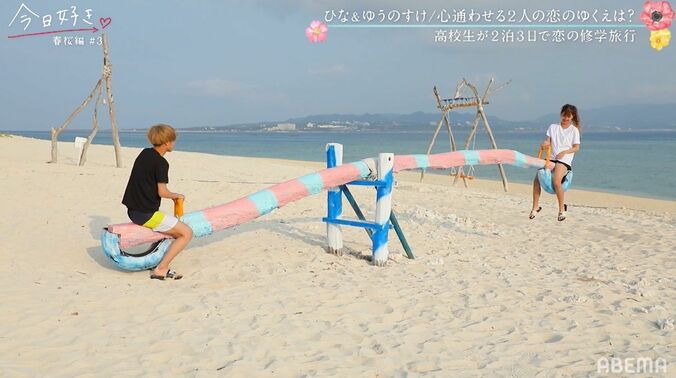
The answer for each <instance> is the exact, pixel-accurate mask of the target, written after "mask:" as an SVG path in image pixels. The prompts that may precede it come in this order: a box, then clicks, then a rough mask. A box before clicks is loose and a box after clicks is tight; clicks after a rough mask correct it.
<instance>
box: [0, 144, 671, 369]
mask: <svg viewBox="0 0 676 378" xmlns="http://www.w3.org/2000/svg"><path fill="white" fill-rule="evenodd" d="M322 147H323V146H318V149H320V150H321V148H322ZM59 149H60V150H59V162H58V163H57V164H46V162H47V161H48V160H49V159H50V142H48V141H41V140H34V139H29V138H23V137H0V172H1V173H2V183H0V198H1V199H2V205H0V208H1V209H2V210H1V214H2V216H1V217H0V231H1V232H0V259H1V261H0V302H1V303H2V311H1V313H0V314H1V315H0V316H1V320H2V321H1V322H0V375H1V376H5V377H15V376H63V377H65V376H68V377H71V376H145V375H149V376H168V375H179V376H237V377H243V376H247V377H248V376H283V377H293V376H342V377H347V376H360V377H362V376H363V377H390V376H418V375H422V374H426V375H429V376H441V377H463V376H486V377H500V376H505V377H507V376H508V377H536V376H537V377H559V376H561V377H565V376H603V375H605V374H598V373H597V361H598V360H599V359H601V358H605V359H611V358H620V359H631V358H634V359H635V358H650V359H652V360H657V359H660V358H661V359H664V360H666V361H667V363H668V369H669V374H674V373H675V372H676V352H675V350H676V349H675V344H676V334H675V332H676V331H675V330H674V320H675V319H676V306H675V305H676V279H675V277H676V254H675V252H676V247H675V245H676V218H675V216H676V201H663V200H654V199H645V198H638V197H630V196H621V195H614V194H607V193H599V192H587V191H580V190H575V189H571V190H570V191H569V192H568V193H567V202H568V203H569V204H570V208H569V212H568V219H566V220H565V221H564V222H558V221H557V220H556V215H557V209H556V206H555V199H554V197H553V196H551V195H546V194H545V196H544V199H543V205H542V206H543V210H542V212H540V213H539V214H538V216H537V218H536V219H535V220H529V219H528V211H529V210H530V202H531V193H530V187H529V186H528V185H519V184H514V183H511V184H510V186H511V190H510V192H508V193H505V192H503V191H502V187H501V184H500V183H497V182H487V181H484V182H482V181H472V182H471V183H470V188H464V187H463V186H462V185H461V184H458V185H457V186H451V185H450V181H449V179H448V178H447V177H444V176H435V175H427V176H426V178H425V181H424V182H423V183H419V182H418V173H415V172H411V173H403V174H398V175H396V176H395V179H396V180H397V185H396V187H395V189H394V193H393V209H394V211H395V212H396V214H397V216H398V218H399V222H400V223H401V226H402V227H403V230H404V232H405V233H406V236H407V238H408V240H409V243H410V244H411V247H412V249H413V252H414V253H415V254H416V257H417V258H416V259H414V260H409V259H407V258H406V257H405V256H404V255H403V254H402V253H403V251H402V248H401V245H400V244H399V243H398V241H397V239H396V236H395V234H394V233H390V251H391V259H390V261H389V262H388V264H387V266H386V267H383V268H378V267H374V266H372V265H371V264H370V263H369V261H368V260H367V257H368V256H370V253H371V252H370V251H371V245H370V241H369V239H368V238H367V236H366V233H365V232H364V231H363V230H360V229H355V228H343V230H344V237H345V240H344V244H345V253H344V254H343V255H342V256H335V255H331V254H328V253H326V252H325V248H326V225H325V224H324V223H322V222H321V218H322V217H323V216H325V215H326V195H325V193H322V194H319V195H316V196H313V197H309V198H306V199H303V200H301V201H299V202H295V203H292V204H290V205H288V206H286V207H284V208H281V209H279V210H276V211H275V212H273V213H272V214H269V215H267V216H265V217H262V218H259V219H257V220H255V221H253V222H250V223H248V224H244V225H241V226H238V227H235V228H232V229H229V230H226V231H223V232H220V233H217V234H214V235H211V236H209V237H205V238H199V239H195V240H193V242H192V243H191V244H190V245H189V247H188V248H187V250H186V251H184V252H183V253H182V254H181V255H179V256H178V257H177V258H176V260H175V261H174V262H173V263H172V269H174V270H176V271H178V272H180V273H182V274H184V278H183V279H182V280H179V281H158V280H150V279H149V275H148V272H126V271H122V270H120V269H118V268H116V266H115V265H114V264H113V263H112V262H111V261H109V260H108V258H107V257H106V256H104V255H103V253H102V252H101V247H100V242H99V237H100V234H101V230H102V228H103V227H105V226H107V225H108V224H112V223H123V222H128V219H127V216H126V211H125V208H124V206H123V205H122V204H121V203H120V201H121V197H122V194H123V192H124V188H125V185H126V183H127V179H128V175H129V171H130V169H131V166H132V164H133V161H134V158H135V157H136V155H137V154H138V153H139V151H140V149H138V148H123V149H122V152H123V155H124V157H123V162H124V165H125V167H124V168H115V157H114V153H113V147H112V146H103V145H93V146H91V148H90V150H89V154H88V156H87V157H88V161H87V164H86V165H85V166H84V167H78V166H76V165H75V161H74V156H75V153H74V147H73V144H72V143H67V142H61V143H60V144H59ZM177 149H178V150H179V151H176V152H172V153H169V154H167V155H166V158H167V160H168V161H169V162H170V165H171V168H170V173H169V175H170V183H169V187H170V188H171V189H172V190H173V191H175V192H179V193H183V194H185V195H186V202H185V208H186V211H187V212H190V211H194V210H198V209H203V208H207V207H211V206H214V205H219V204H223V203H226V202H229V201H231V200H233V199H237V198H239V197H241V196H244V195H247V194H249V193H252V192H255V191H257V190H259V189H262V188H265V187H267V186H269V185H272V184H275V183H278V182H281V181H284V180H287V179H291V178H294V177H297V176H300V175H303V174H307V173H310V172H313V171H316V170H318V169H320V168H322V164H320V163H309V162H297V161H284V160H271V159H257V158H243V157H228V156H215V155H208V154H200V153H187V152H181V151H180V139H179V141H178V144H177ZM533 174H535V172H533ZM354 193H355V195H356V197H357V199H358V200H359V202H360V204H361V205H362V206H363V210H364V211H365V212H367V213H368V214H370V215H371V216H372V214H373V211H374V207H375V200H374V198H375V194H374V193H373V190H372V189H369V188H355V189H354ZM344 207H345V215H346V216H350V217H352V216H353V215H352V213H351V210H350V209H349V207H348V206H347V204H345V205H344ZM163 209H164V210H166V211H168V212H171V209H172V207H171V203H170V201H166V200H165V201H164V202H163ZM367 216H368V215H367ZM653 375H654V376H662V375H660V374H653ZM671 376H673V375H671Z"/></svg>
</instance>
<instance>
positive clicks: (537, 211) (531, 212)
mask: <svg viewBox="0 0 676 378" xmlns="http://www.w3.org/2000/svg"><path fill="white" fill-rule="evenodd" d="M540 210H542V207H538V208H537V209H536V210H531V211H530V214H528V219H535V213H539V212H540Z"/></svg>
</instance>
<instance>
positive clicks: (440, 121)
mask: <svg viewBox="0 0 676 378" xmlns="http://www.w3.org/2000/svg"><path fill="white" fill-rule="evenodd" d="M442 117H443V118H445V117H446V112H443V113H442ZM442 122H443V121H442V120H441V119H440V120H439V123H438V124H437V128H436V130H434V135H432V140H430V145H429V146H427V155H429V154H430V152H432V147H433V146H434V141H435V140H436V139H437V135H438V134H439V130H441V123H442ZM424 177H425V170H424V169H423V170H422V171H421V172H420V181H422V180H423V178H424Z"/></svg>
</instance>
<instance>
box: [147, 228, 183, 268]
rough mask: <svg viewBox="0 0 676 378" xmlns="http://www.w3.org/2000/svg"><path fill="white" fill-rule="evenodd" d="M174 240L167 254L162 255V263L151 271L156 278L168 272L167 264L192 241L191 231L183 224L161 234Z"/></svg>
mask: <svg viewBox="0 0 676 378" xmlns="http://www.w3.org/2000/svg"><path fill="white" fill-rule="evenodd" d="M163 234H166V235H169V236H171V237H173V238H174V241H173V242H172V243H171V245H170V246H169V248H168V249H167V252H166V253H165V254H164V257H163V258H162V261H160V263H159V264H158V265H157V266H156V267H155V269H153V271H152V274H153V275H157V276H164V275H166V274H167V272H168V271H169V264H170V263H171V261H172V260H173V259H174V258H175V257H176V256H177V255H178V254H179V253H180V252H181V251H182V250H183V248H185V246H187V245H188V243H190V240H192V229H191V228H190V227H189V226H188V225H187V224H185V223H183V222H178V223H176V226H174V227H173V228H172V229H171V230H169V231H166V232H163Z"/></svg>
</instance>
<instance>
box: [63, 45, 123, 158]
mask: <svg viewBox="0 0 676 378" xmlns="http://www.w3.org/2000/svg"><path fill="white" fill-rule="evenodd" d="M102 44H103V73H102V74H101V78H99V80H98V81H97V82H96V85H95V86H94V89H92V91H91V92H90V93H89V96H87V98H85V99H84V101H83V102H82V104H80V106H78V107H77V108H76V109H75V110H74V111H73V113H71V115H70V116H69V117H68V119H66V122H64V123H63V125H61V127H59V128H56V129H55V128H52V160H51V161H50V163H56V160H57V156H58V153H57V147H58V140H59V134H60V133H61V132H62V131H63V130H64V129H65V128H66V127H68V125H69V124H70V123H71V121H72V120H73V118H75V116H77V115H78V114H79V113H80V112H81V111H82V110H83V109H84V108H85V107H86V106H87V104H89V101H91V100H92V98H94V95H96V101H95V102H94V115H93V116H92V130H91V132H90V133H89V136H88V137H87V141H86V142H85V144H84V146H83V148H82V152H81V155H80V158H79V159H78V160H79V165H84V164H85V162H86V161H87V149H88V148H89V145H90V144H91V142H92V140H93V139H94V136H96V132H97V130H98V127H99V125H98V107H99V104H100V103H101V94H102V92H103V86H104V85H105V86H106V96H107V100H108V101H107V105H108V116H109V117H110V128H111V131H112V133H113V146H114V147H115V163H116V166H117V168H121V167H122V155H121V154H120V139H119V136H118V133H117V121H116V119H115V103H114V102H113V90H112V79H111V75H112V64H111V63H110V58H109V53H108V51H109V50H108V36H107V35H106V34H105V33H103V43H102Z"/></svg>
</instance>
